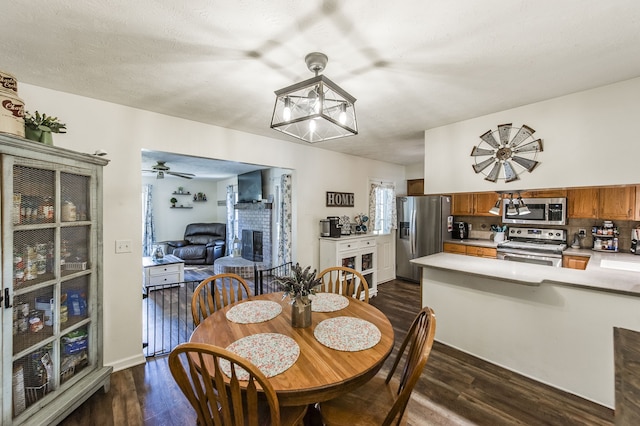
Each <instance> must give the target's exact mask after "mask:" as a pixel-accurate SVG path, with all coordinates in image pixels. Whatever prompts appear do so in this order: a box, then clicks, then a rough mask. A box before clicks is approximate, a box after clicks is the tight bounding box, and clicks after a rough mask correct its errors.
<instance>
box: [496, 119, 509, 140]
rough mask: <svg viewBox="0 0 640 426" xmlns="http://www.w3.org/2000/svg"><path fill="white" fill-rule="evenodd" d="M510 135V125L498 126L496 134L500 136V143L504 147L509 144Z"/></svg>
mask: <svg viewBox="0 0 640 426" xmlns="http://www.w3.org/2000/svg"><path fill="white" fill-rule="evenodd" d="M510 133H511V123H509V124H500V125H499V126H498V134H499V135H500V143H502V145H506V144H508V143H509V134H510Z"/></svg>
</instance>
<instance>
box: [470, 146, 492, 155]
mask: <svg viewBox="0 0 640 426" xmlns="http://www.w3.org/2000/svg"><path fill="white" fill-rule="evenodd" d="M493 154H495V151H494V150H493V149H484V148H478V147H477V146H474V147H473V151H471V156H472V157H479V156H482V155H493Z"/></svg>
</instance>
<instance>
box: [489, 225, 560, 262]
mask: <svg viewBox="0 0 640 426" xmlns="http://www.w3.org/2000/svg"><path fill="white" fill-rule="evenodd" d="M566 248H567V231H565V230H564V229H545V228H509V233H508V237H507V240H506V241H503V242H501V243H498V259H503V260H510V261H513V262H523V263H534V264H538V265H548V266H557V267H561V266H562V251H563V250H565V249H566Z"/></svg>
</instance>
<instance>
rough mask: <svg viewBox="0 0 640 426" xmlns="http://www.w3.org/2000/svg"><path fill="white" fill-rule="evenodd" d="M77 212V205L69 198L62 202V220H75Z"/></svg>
mask: <svg viewBox="0 0 640 426" xmlns="http://www.w3.org/2000/svg"><path fill="white" fill-rule="evenodd" d="M76 214H77V212H76V205H75V204H73V202H71V201H69V200H65V202H64V203H62V221H63V222H75V221H76Z"/></svg>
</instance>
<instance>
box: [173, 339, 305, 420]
mask: <svg viewBox="0 0 640 426" xmlns="http://www.w3.org/2000/svg"><path fill="white" fill-rule="evenodd" d="M223 363H226V365H227V366H228V368H224V370H223V367H222V365H223ZM169 369H170V370H171V374H172V375H173V378H174V379H175V381H176V383H177V384H178V386H179V387H180V389H181V390H182V393H183V394H184V396H185V397H186V398H187V400H188V401H189V403H190V404H191V405H192V406H193V408H194V409H195V411H196V414H197V416H198V424H199V425H207V426H209V425H211V426H258V425H274V426H275V425H291V426H293V425H302V421H303V418H304V415H305V413H306V411H307V407H306V406H299V407H280V406H279V404H278V396H277V394H276V392H275V391H274V390H273V387H272V386H271V384H270V383H269V379H268V378H267V377H266V376H265V375H264V374H263V373H262V372H261V371H260V370H259V369H258V367H256V366H255V365H254V364H253V363H251V362H250V361H249V360H247V359H245V358H242V357H240V356H238V355H236V354H235V353H233V352H230V351H227V350H226V349H223V348H220V347H218V346H213V345H208V344H204V343H183V344H180V345H178V346H176V347H175V349H174V350H173V351H171V353H170V354H169ZM243 370H244V371H243ZM245 372H246V373H248V378H245V377H242V380H243V381H244V382H245V383H246V386H244V383H243V385H242V386H241V384H240V383H239V382H240V379H239V378H238V375H239V374H245ZM245 379H246V380H245ZM219 389H224V392H219V391H218V390H219Z"/></svg>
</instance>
